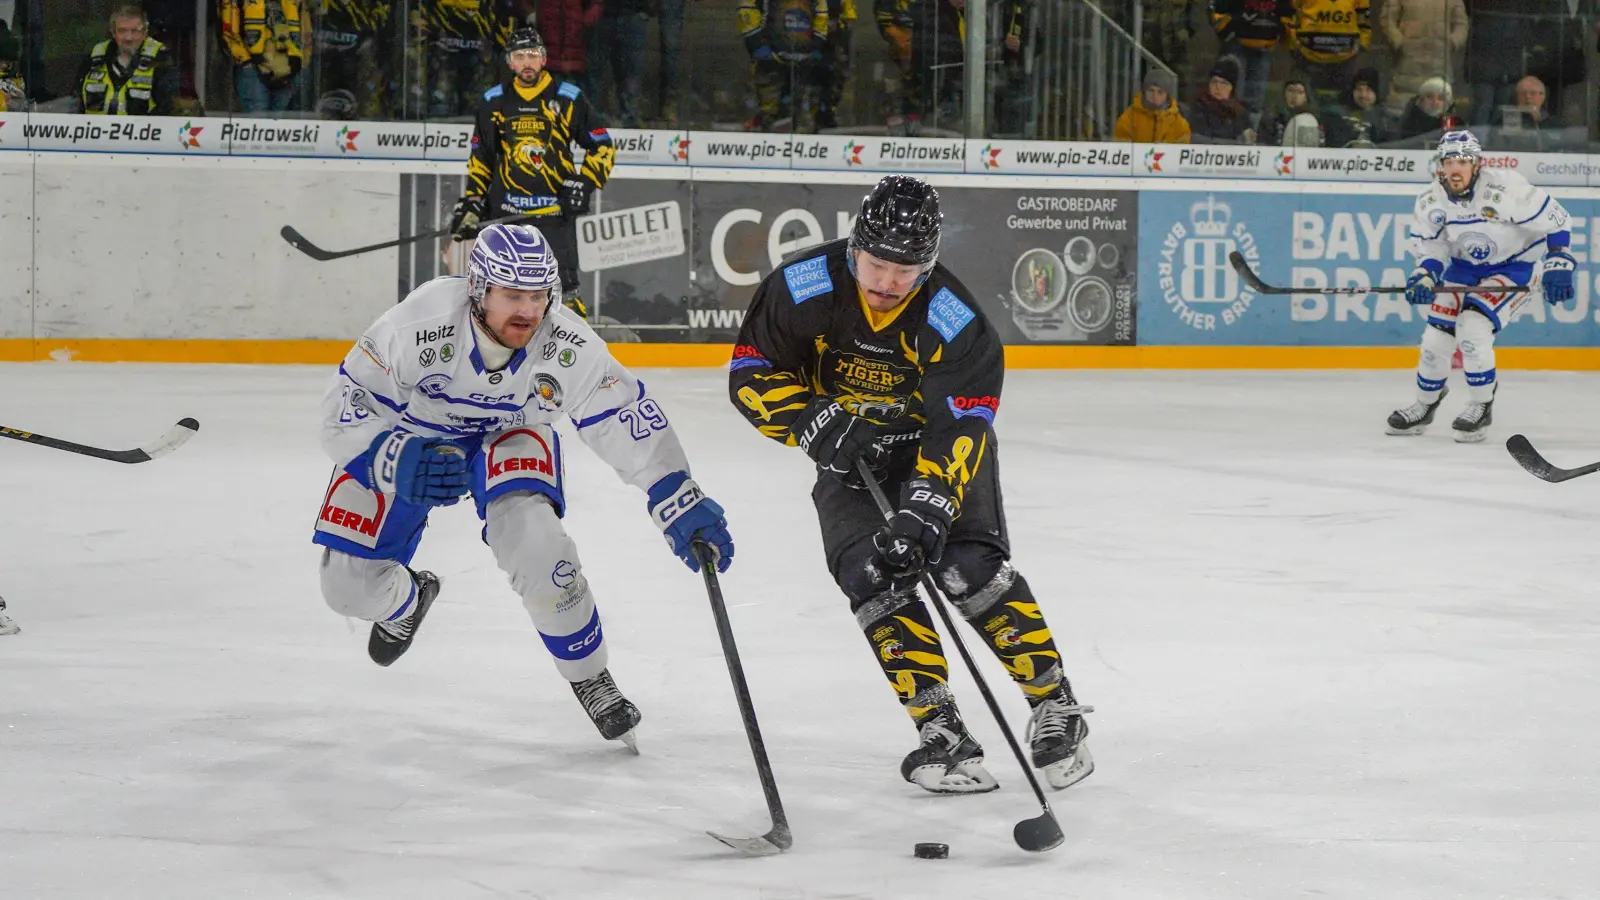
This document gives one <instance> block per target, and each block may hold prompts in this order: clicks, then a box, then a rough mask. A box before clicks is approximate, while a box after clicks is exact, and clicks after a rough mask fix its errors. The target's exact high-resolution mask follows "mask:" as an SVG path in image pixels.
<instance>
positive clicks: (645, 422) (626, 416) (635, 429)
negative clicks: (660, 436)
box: [617, 398, 667, 441]
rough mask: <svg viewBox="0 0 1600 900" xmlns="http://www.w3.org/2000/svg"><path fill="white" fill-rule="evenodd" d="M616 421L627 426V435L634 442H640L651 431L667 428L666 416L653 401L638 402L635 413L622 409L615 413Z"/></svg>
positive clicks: (632, 410)
mask: <svg viewBox="0 0 1600 900" xmlns="http://www.w3.org/2000/svg"><path fill="white" fill-rule="evenodd" d="M617 421H619V422H622V423H624V424H626V425H627V426H628V434H630V435H632V436H633V439H634V440H636V441H642V440H644V439H645V438H647V437H649V436H650V432H652V431H660V430H662V429H664V428H666V427H667V414H666V413H664V412H662V411H661V407H659V406H657V405H656V402H655V401H654V400H650V399H648V398H647V399H644V400H641V401H639V406H638V409H637V411H635V410H634V409H623V410H622V411H621V412H618V413H617Z"/></svg>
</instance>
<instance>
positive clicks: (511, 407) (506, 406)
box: [433, 394, 527, 412]
mask: <svg viewBox="0 0 1600 900" xmlns="http://www.w3.org/2000/svg"><path fill="white" fill-rule="evenodd" d="M433 399H435V400H443V401H444V402H446V403H454V404H456V405H457V406H470V407H472V408H473V409H492V410H499V411H501V412H516V411H517V410H519V409H522V408H523V407H524V406H526V405H527V404H525V403H479V402H477V401H476V400H463V399H461V398H460V397H447V396H445V395H444V394H440V395H438V396H436V397H434V398H433Z"/></svg>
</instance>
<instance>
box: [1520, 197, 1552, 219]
mask: <svg viewBox="0 0 1600 900" xmlns="http://www.w3.org/2000/svg"><path fill="white" fill-rule="evenodd" d="M1549 205H1550V198H1549V197H1548V196H1547V197H1545V198H1544V202H1543V203H1541V204H1539V211H1538V212H1536V213H1534V214H1533V215H1531V216H1529V217H1527V218H1526V219H1519V220H1517V221H1515V222H1512V223H1511V224H1513V225H1526V224H1528V223H1529V222H1532V221H1533V220H1534V219H1537V218H1539V217H1540V216H1542V215H1544V211H1545V208H1546V207H1548V206H1549Z"/></svg>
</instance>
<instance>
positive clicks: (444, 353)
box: [439, 344, 456, 362]
mask: <svg viewBox="0 0 1600 900" xmlns="http://www.w3.org/2000/svg"><path fill="white" fill-rule="evenodd" d="M439 358H440V359H442V360H444V361H445V362H449V361H450V360H452V359H455V358H456V348H455V347H452V346H451V345H449V344H445V345H444V346H443V347H440V348H439Z"/></svg>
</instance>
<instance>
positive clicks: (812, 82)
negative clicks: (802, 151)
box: [606, 0, 828, 132]
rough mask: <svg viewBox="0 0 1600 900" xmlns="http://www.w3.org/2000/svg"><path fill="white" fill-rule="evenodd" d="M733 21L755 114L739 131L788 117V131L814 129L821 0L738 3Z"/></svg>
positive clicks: (824, 27) (822, 42)
mask: <svg viewBox="0 0 1600 900" xmlns="http://www.w3.org/2000/svg"><path fill="white" fill-rule="evenodd" d="M612 2H614V0H607V3H606V7H607V10H608V11H609V9H610V6H611V3H612ZM627 2H631V0H627ZM738 22H739V34H740V36H741V37H742V38H744V48H745V51H746V52H748V53H749V54H750V63H751V69H752V74H753V75H754V81H755V89H756V115H755V117H754V118H753V119H751V120H749V121H748V122H746V123H745V129H746V130H747V131H769V130H771V129H773V128H774V127H775V126H776V125H777V124H778V123H779V122H780V121H782V120H784V119H788V122H789V130H790V131H794V132H810V131H814V130H815V128H816V117H817V105H818V101H819V98H818V97H817V82H818V79H817V77H816V75H815V71H816V69H817V67H818V66H820V65H821V64H822V60H823V57H824V55H825V54H824V52H823V51H824V50H825V49H826V48H827V41H828V6H827V2H826V0H740V3H739V8H738Z"/></svg>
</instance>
